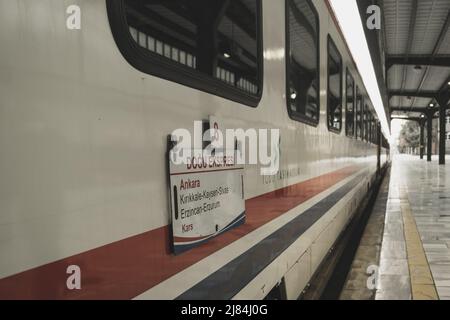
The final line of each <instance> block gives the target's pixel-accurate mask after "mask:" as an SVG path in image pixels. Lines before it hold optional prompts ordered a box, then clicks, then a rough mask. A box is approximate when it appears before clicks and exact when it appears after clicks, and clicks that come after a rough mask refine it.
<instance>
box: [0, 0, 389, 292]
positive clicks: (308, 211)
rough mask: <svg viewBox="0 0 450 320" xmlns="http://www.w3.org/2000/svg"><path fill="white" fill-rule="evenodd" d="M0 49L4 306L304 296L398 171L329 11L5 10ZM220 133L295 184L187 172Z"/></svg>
mask: <svg viewBox="0 0 450 320" xmlns="http://www.w3.org/2000/svg"><path fill="white" fill-rule="evenodd" d="M69 5H71V6H72V8H75V9H74V11H70V10H68V6H69ZM77 10H78V11H77ZM68 19H69V20H70V19H79V21H78V27H76V25H77V24H75V27H74V28H70V27H69V23H68V21H69V20H68ZM69 22H70V21H69ZM0 42H1V44H2V45H1V48H0V149H1V150H2V152H1V156H0V173H1V177H2V178H1V180H0V198H1V201H0V299H58V300H59V299H69V300H73V299H83V300H84V299H168V300H171V299H189V300H191V299H192V300H202V299H219V300H222V299H223V300H226V299H236V300H241V299H255V300H259V299H268V298H271V297H274V296H276V297H278V298H283V299H297V298H298V297H299V296H300V295H301V294H302V292H303V290H304V289H305V288H306V287H307V285H308V283H309V282H310V281H311V279H312V278H313V276H314V274H315V273H316V272H317V270H318V269H319V267H320V265H321V263H322V262H323V261H324V259H325V258H326V256H327V254H328V252H329V250H330V248H332V247H333V245H334V243H335V242H336V241H337V239H338V238H339V236H340V234H341V233H342V232H343V231H344V230H345V228H346V226H347V225H348V224H349V222H350V221H351V220H352V217H353V216H354V214H355V212H356V210H357V208H358V206H359V205H360V203H361V202H362V201H363V200H364V198H365V197H366V196H367V194H368V192H369V190H370V188H371V187H372V185H373V184H374V181H375V179H376V178H377V176H378V175H379V174H380V171H381V170H382V169H383V167H385V166H387V165H388V164H389V161H390V155H389V143H388V141H387V140H386V138H385V136H384V134H383V132H382V131H381V129H380V122H379V119H378V116H377V114H376V112H375V110H374V108H373V105H372V103H371V101H370V98H369V97H368V95H367V93H366V92H367V91H366V89H365V87H364V83H363V80H362V76H361V74H360V73H359V71H358V69H357V67H356V65H355V62H354V61H353V58H352V56H351V53H350V51H349V49H348V47H347V44H346V42H345V38H344V36H343V34H342V32H341V30H340V28H339V24H338V23H337V21H336V18H335V17H334V14H333V11H332V7H331V6H330V4H329V3H328V1H327V0H276V1H273V0H173V1H150V0H149V1H143V0H142V1H141V0H95V1H93V0H72V1H61V0H46V1H32V0H13V1H11V0H0ZM196 122H197V123H200V125H199V126H196V125H195V123H196ZM214 125H220V128H221V129H224V130H225V129H226V130H242V131H243V132H249V131H248V130H255V131H256V132H260V130H277V132H278V133H279V137H278V139H272V140H273V141H272V143H275V144H276V147H275V149H274V150H275V152H276V157H277V161H278V163H279V167H278V168H277V170H276V171H275V172H272V173H271V174H261V172H262V171H261V169H262V168H263V165H262V164H261V163H251V164H250V163H243V164H239V165H237V164H236V163H230V164H229V166H228V167H226V168H222V169H223V170H219V169H220V168H219V167H220V166H218V167H217V168H214V169H212V170H208V172H206V171H205V170H204V168H203V169H198V168H195V169H192V168H191V170H190V171H189V170H188V172H187V173H186V172H180V171H179V170H182V169H180V167H179V166H177V165H174V164H173V163H172V162H171V161H172V160H171V159H170V156H169V154H170V152H171V150H173V148H174V147H175V145H176V144H175V145H174V141H173V140H172V139H171V138H173V132H174V131H176V130H177V129H183V130H184V131H185V132H189V133H192V134H194V133H195V132H194V131H195V130H197V129H198V130H200V133H202V134H203V133H205V132H206V131H207V130H208V129H209V130H211V128H212V127H214ZM196 128H197V129H196ZM245 138H249V137H248V136H247V137H245ZM250 145H251V143H247V145H246V148H248V147H249V146H250ZM200 146H201V147H200V149H202V148H203V147H205V145H204V143H203V142H202V143H200ZM242 147H243V146H242V145H240V146H238V148H242ZM241 151H242V152H244V153H245V152H247V151H246V150H241ZM213 156H214V153H213ZM177 170H178V171H177ZM184 170H186V168H184ZM182 174H188V177H189V179H190V181H189V182H187V185H185V183H186V182H185V181H186V180H185V181H184V182H182V183H181V184H180V183H179V180H176V179H179V177H180V175H182ZM206 177H209V178H206ZM174 181H175V182H174ZM177 181H178V182H177ZM217 185H220V186H226V187H223V188H221V189H220V192H216V193H214V194H207V198H208V199H213V200H215V202H214V203H215V205H212V206H209V207H207V210H206V211H208V212H209V213H206V212H204V210H203V209H198V210H197V211H195V212H194V213H195V215H194V213H192V214H190V215H189V217H188V215H185V216H184V219H186V221H191V223H184V224H183V228H184V229H182V232H184V233H185V234H189V233H190V232H193V231H195V230H197V234H196V238H195V239H194V237H187V238H186V237H185V238H183V237H181V239H180V237H179V232H181V231H180V230H178V229H176V228H175V227H174V226H175V225H179V219H181V216H180V217H179V216H178V215H179V214H180V215H181V209H180V213H178V207H179V206H182V205H185V206H187V205H188V204H189V203H194V202H195V201H198V199H199V197H203V196H201V195H192V196H191V195H188V194H186V196H189V197H190V198H189V199H188V200H186V199H187V198H181V196H179V193H181V192H188V191H190V192H193V191H192V190H193V189H194V190H197V191H199V190H200V188H210V189H211V188H213V187H215V186H217ZM180 186H186V187H185V188H183V189H182V190H180ZM185 189H186V190H185ZM187 189H189V190H187ZM205 190H206V189H205ZM205 190H203V191H205ZM219 196H220V197H226V198H221V199H226V200H222V201H221V202H220V201H219V200H217V199H218V198H217V197H219ZM216 200H217V201H216ZM180 201H183V203H180ZM202 201H206V200H204V199H203V200H202ZM202 203H203V202H202ZM174 208H175V209H174ZM219 209H220V210H219ZM175 211H176V212H175ZM174 212H175V213H174ZM192 212H193V211H192ZM175 214H176V216H175ZM233 214H234V215H233ZM221 215H222V216H221ZM222 218H223V221H222V220H221V221H220V223H218V222H217V219H222ZM225 218H226V219H225ZM227 219H228V220H227ZM175 220H176V221H175ZM202 228H204V229H205V230H206V229H207V231H202V230H203V229H202ZM199 229H202V230H200V231H198V230H199ZM211 230H212V231H211ZM178 249H179V250H178Z"/></svg>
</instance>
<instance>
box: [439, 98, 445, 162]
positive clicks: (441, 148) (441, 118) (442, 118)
mask: <svg viewBox="0 0 450 320" xmlns="http://www.w3.org/2000/svg"><path fill="white" fill-rule="evenodd" d="M445 109H446V105H445V103H441V101H439V164H440V165H444V164H445Z"/></svg>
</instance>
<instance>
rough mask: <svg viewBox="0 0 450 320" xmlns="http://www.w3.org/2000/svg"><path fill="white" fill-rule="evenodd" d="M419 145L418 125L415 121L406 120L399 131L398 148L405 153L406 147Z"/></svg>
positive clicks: (417, 146)
mask: <svg viewBox="0 0 450 320" xmlns="http://www.w3.org/2000/svg"><path fill="white" fill-rule="evenodd" d="M419 147H420V126H419V123H417V122H416V121H406V122H405V123H404V124H403V126H402V130H401V131H400V137H399V145H398V149H399V151H400V152H402V153H405V152H406V150H407V148H414V149H416V148H419Z"/></svg>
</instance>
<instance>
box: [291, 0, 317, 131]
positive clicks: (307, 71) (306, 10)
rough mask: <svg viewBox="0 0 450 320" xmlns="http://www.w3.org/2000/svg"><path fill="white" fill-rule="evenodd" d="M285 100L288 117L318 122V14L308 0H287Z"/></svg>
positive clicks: (313, 123) (314, 123) (310, 122)
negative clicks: (287, 55)
mask: <svg viewBox="0 0 450 320" xmlns="http://www.w3.org/2000/svg"><path fill="white" fill-rule="evenodd" d="M286 12H287V17H286V19H287V32H286V34H287V39H286V43H287V49H286V50H287V52H288V53H289V57H287V59H286V61H287V66H286V67H287V72H286V74H287V81H286V83H287V86H288V88H287V92H288V94H287V101H288V112H289V115H290V116H291V118H293V119H295V120H298V121H302V122H306V123H309V124H312V125H317V123H318V122H319V111H320V110H319V109H320V103H319V77H320V75H319V18H318V15H317V12H316V11H315V9H314V7H313V5H312V3H311V2H310V1H308V0H287V1H286Z"/></svg>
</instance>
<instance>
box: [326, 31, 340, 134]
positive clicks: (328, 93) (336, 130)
mask: <svg viewBox="0 0 450 320" xmlns="http://www.w3.org/2000/svg"><path fill="white" fill-rule="evenodd" d="M330 44H331V45H333V46H334V48H335V49H336V52H337V54H338V56H339V58H340V59H341V67H340V71H339V73H340V74H339V79H340V80H341V81H340V83H339V86H340V88H339V91H340V93H341V117H340V123H341V127H340V129H335V128H333V127H330V122H329V121H328V120H329V115H330V114H329V112H330V108H329V106H330V92H331V90H330ZM343 74H344V61H343V59H342V54H341V52H340V51H339V48H338V47H337V45H336V43H335V42H334V40H333V38H332V37H331V35H330V34H328V37H327V127H328V131H330V132H333V133H335V134H341V132H342V127H343V125H342V124H343V120H342V119H343V117H342V110H343V108H344V106H343V104H344V103H343V102H344V96H343V94H342V92H343V89H342V87H343V81H342V77H343Z"/></svg>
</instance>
